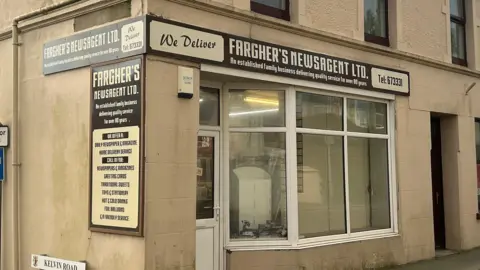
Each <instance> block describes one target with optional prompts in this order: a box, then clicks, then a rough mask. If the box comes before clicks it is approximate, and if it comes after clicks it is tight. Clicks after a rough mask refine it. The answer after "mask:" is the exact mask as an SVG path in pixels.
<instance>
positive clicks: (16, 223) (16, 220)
mask: <svg viewBox="0 0 480 270" xmlns="http://www.w3.org/2000/svg"><path fill="white" fill-rule="evenodd" d="M80 1H82V0H66V1H64V2H61V3H58V4H55V5H51V6H47V7H44V8H41V9H38V10H36V11H33V12H30V13H27V14H24V15H22V16H19V17H17V18H15V19H14V20H13V22H12V47H13V51H12V55H13V59H12V60H13V64H12V74H13V76H12V92H13V93H12V110H13V119H12V128H11V130H12V138H11V139H12V140H11V148H12V167H13V170H12V179H11V182H12V189H13V190H12V214H13V217H12V231H13V245H12V254H13V258H12V259H13V269H12V270H20V262H21V260H20V254H21V249H20V214H19V209H18V206H19V205H20V189H19V187H20V185H19V180H20V164H21V163H20V155H19V146H20V144H19V132H18V131H19V118H18V113H19V108H18V93H19V90H20V84H19V81H18V72H19V71H18V48H19V47H20V43H18V35H19V33H20V31H19V29H18V23H19V22H21V21H23V20H27V19H30V18H33V17H36V16H42V15H46V14H48V13H49V12H52V11H55V10H57V9H60V8H62V7H66V6H68V5H71V4H74V3H76V2H80ZM2 240H3V239H2ZM3 241H5V240H3ZM2 246H3V248H5V247H6V246H5V242H3V243H2ZM3 261H4V260H3V259H2V266H1V267H2V269H3V268H4V263H3ZM3 270H6V269H3Z"/></svg>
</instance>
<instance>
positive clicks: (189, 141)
mask: <svg viewBox="0 0 480 270" xmlns="http://www.w3.org/2000/svg"><path fill="white" fill-rule="evenodd" d="M179 65H182V66H191V64H189V63H182V62H178V61H173V60H171V59H162V58H157V57H153V56H148V60H147V74H146V119H145V123H146V124H145V132H146V133H145V138H146V163H145V176H146V178H145V181H146V182H145V217H146V219H145V245H146V250H145V270H163V269H172V270H173V269H179V270H194V269H195V231H196V223H195V221H196V215H195V211H196V207H195V206H196V180H197V178H196V168H197V163H196V162H197V132H198V125H199V124H198V119H199V102H198V91H199V90H198V89H199V72H198V69H196V68H195V67H194V66H193V68H194V98H192V99H180V98H178V97H177V77H178V66H179ZM191 67H192V66H191ZM133 269H144V268H132V270H133Z"/></svg>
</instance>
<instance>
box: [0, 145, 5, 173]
mask: <svg viewBox="0 0 480 270" xmlns="http://www.w3.org/2000/svg"><path fill="white" fill-rule="evenodd" d="M4 180H5V148H3V147H0V181H4Z"/></svg>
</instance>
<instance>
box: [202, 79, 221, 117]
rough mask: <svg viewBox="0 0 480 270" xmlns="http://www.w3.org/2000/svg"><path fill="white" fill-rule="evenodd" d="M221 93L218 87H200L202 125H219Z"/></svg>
mask: <svg viewBox="0 0 480 270" xmlns="http://www.w3.org/2000/svg"><path fill="white" fill-rule="evenodd" d="M219 101H220V98H219V93H218V90H217V89H212V88H203V87H202V88H200V125H204V126H219V125H220V117H219V111H220V106H219Z"/></svg>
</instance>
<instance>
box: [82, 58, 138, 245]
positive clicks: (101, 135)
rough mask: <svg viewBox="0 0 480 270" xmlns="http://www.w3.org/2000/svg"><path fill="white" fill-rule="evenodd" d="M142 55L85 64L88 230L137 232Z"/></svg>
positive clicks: (132, 233) (131, 233) (123, 232)
mask: <svg viewBox="0 0 480 270" xmlns="http://www.w3.org/2000/svg"><path fill="white" fill-rule="evenodd" d="M143 72H144V60H143V57H137V58H131V59H126V60H123V61H118V62H113V63H108V64H103V65H100V66H94V67H92V68H91V90H92V91H91V101H90V102H91V119H90V125H91V133H90V136H91V137H90V146H91V150H90V209H89V210H90V211H89V212H90V224H89V227H90V230H92V231H100V232H112V233H120V234H130V235H137V236H141V235H142V234H143V184H144V182H143V159H142V157H143V151H144V149H143V136H144V135H143V128H142V127H143V121H144V120H143V119H144V117H143V115H144V112H143V80H144V74H143Z"/></svg>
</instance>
